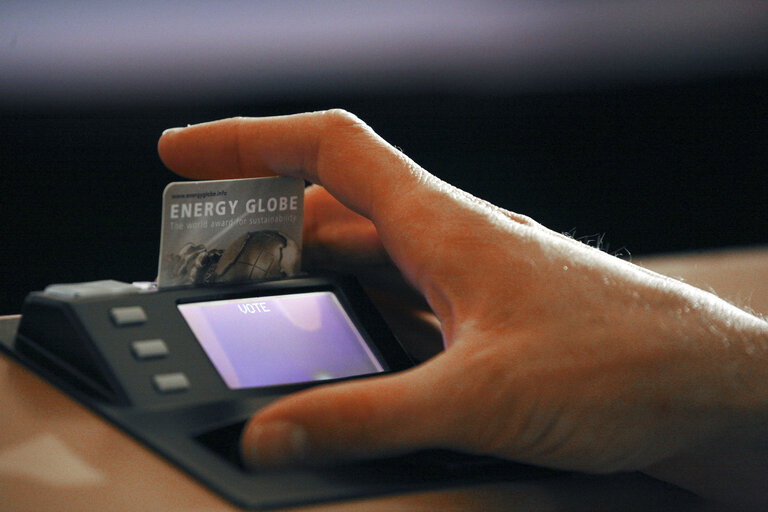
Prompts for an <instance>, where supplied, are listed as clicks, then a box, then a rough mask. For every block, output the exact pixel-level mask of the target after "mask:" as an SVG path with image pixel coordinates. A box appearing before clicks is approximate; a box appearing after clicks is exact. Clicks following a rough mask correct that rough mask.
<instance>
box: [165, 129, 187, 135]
mask: <svg viewBox="0 0 768 512" xmlns="http://www.w3.org/2000/svg"><path fill="white" fill-rule="evenodd" d="M183 129H184V128H168V129H167V130H165V131H164V132H163V135H171V134H173V133H177V132H180V131H181V130H183Z"/></svg>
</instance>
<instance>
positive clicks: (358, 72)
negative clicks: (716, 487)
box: [0, 0, 768, 314]
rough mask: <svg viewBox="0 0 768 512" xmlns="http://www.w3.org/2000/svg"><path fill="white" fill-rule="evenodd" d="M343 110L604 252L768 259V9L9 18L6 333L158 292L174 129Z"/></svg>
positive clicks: (546, 5)
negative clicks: (148, 288)
mask: <svg viewBox="0 0 768 512" xmlns="http://www.w3.org/2000/svg"><path fill="white" fill-rule="evenodd" d="M331 107H342V108H345V109H347V110H350V111H352V112H354V113H356V114H357V115H358V116H360V117H361V118H362V119H363V120H365V121H366V122H367V123H368V124H370V125H371V126H372V127H373V128H374V129H375V130H376V131H377V132H378V133H379V134H381V135H382V136H383V137H384V138H385V139H387V140H389V141H390V142H391V143H393V144H395V145H397V146H399V147H400V148H402V149H403V150H404V151H405V152H406V153H407V154H408V155H409V156H411V157H412V158H413V159H414V160H416V161H417V162H418V163H420V164H421V165H423V166H424V167H426V168H427V169H428V170H430V171H431V172H433V173H434V174H436V175H438V176H440V177H442V178H444V179H446V180H448V181H450V182H452V183H454V184H456V185H457V186H459V187H461V188H463V189H465V190H468V191H470V192H471V193H473V194H475V195H478V196H480V197H483V198H485V199H488V200H490V201H492V202H494V203H496V204H499V205H501V206H503V207H505V208H508V209H511V210H514V211H517V212H521V213H525V214H527V215H530V216H532V217H534V218H535V219H537V220H538V221H540V222H542V223H543V224H545V225H547V226H549V227H551V228H552V229H555V230H557V231H561V232H568V233H571V234H572V235H573V236H575V237H577V238H582V239H584V240H585V241H587V242H588V243H592V244H596V243H598V241H600V242H601V244H602V246H603V247H604V248H605V249H606V250H607V251H609V252H611V253H616V254H619V255H622V256H624V257H628V258H631V257H634V256H638V255H646V254H651V253H665V252H678V251H689V250H702V249H713V248H721V247H731V246H742V245H755V244H766V243H768V206H767V202H766V198H768V185H767V184H766V183H768V180H767V179H766V175H767V173H766V171H768V3H766V2H764V1H752V2H746V1H745V2H740V1H734V2H722V1H709V0H665V1H647V0H627V1H623V0H600V1H598V0H569V1H565V0H562V1H550V2H533V1H517V2H516V1H488V0H479V1H478V0H476V1H473V2H459V1H452V0H451V1H419V0H411V1H401V0H389V1H387V2H380V1H339V2H323V1H299V0H282V1H247V2H246V1H230V2H214V1H186V2H179V1H169V0H166V1H134V2H101V3H97V2H78V1H60V2H47V1H34V0H32V1H29V0H28V1H10V0H6V1H4V2H3V3H2V5H0V176H2V189H0V190H2V195H1V196H0V240H1V241H2V246H1V247H0V314H5V313H15V312H18V311H19V309H20V306H21V302H22V300H23V297H24V295H25V294H26V293H27V292H28V291H30V290H36V289H41V288H43V287H44V286H45V285H46V284H49V283H52V282H74V281H88V280H96V279H106V278H112V279H119V280H124V281H133V280H151V279H153V278H154V276H155V273H156V269H157V254H158V247H159V235H160V213H161V196H162V191H163V188H164V187H165V185H166V184H167V183H168V182H170V181H174V180H176V179H177V178H176V177H175V176H174V175H173V174H172V173H170V172H169V171H167V170H166V169H165V168H164V167H163V165H162V164H161V162H160V161H159V159H158V157H157V154H156V142H157V138H158V136H159V135H160V133H161V132H162V131H163V130H164V129H165V128H168V127H173V126H183V125H186V124H188V123H197V122H202V121H208V120H212V119H217V118H222V117H229V116H234V115H245V116H264V115H272V114H284V113H292V112H301V111H307V110H317V109H326V108H331Z"/></svg>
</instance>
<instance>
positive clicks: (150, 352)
mask: <svg viewBox="0 0 768 512" xmlns="http://www.w3.org/2000/svg"><path fill="white" fill-rule="evenodd" d="M131 352H133V355H134V357H136V359H157V358H159V357H165V356H167V355H168V353H169V351H168V345H166V344H165V341H163V340H161V339H154V340H139V341H134V342H133V343H131Z"/></svg>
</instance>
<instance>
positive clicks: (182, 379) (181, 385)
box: [152, 372, 189, 393]
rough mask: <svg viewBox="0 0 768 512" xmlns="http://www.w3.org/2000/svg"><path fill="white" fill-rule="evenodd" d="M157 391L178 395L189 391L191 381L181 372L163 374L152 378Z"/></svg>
mask: <svg viewBox="0 0 768 512" xmlns="http://www.w3.org/2000/svg"><path fill="white" fill-rule="evenodd" d="M152 381H153V382H154V384H155V389H157V390H158V391H159V392H161V393H176V392H178V391H186V390H187V389H189V379H187V376H186V375H184V374H183V373H181V372H177V373H161V374H159V375H155V376H154V377H152Z"/></svg>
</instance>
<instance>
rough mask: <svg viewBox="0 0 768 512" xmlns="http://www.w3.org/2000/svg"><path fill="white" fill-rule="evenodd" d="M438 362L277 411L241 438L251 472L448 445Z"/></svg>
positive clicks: (280, 404) (314, 392) (310, 395)
mask: <svg viewBox="0 0 768 512" xmlns="http://www.w3.org/2000/svg"><path fill="white" fill-rule="evenodd" d="M437 359H440V356H437V357H436V358H434V359H433V360H431V361H430V362H428V363H426V364H424V365H422V366H420V367H417V368H414V369H412V370H409V371H406V372H402V373H398V374H394V375H387V376H382V377H374V378H369V379H364V380H359V381H353V382H344V383H339V384H331V385H327V386H320V387H316V388H313V389H310V390H307V391H304V392H301V393H297V394H294V395H291V396H289V397H286V398H284V399H282V400H279V401H277V402H275V403H274V404H271V405H270V406H268V407H266V408H265V409H263V410H262V411H261V412H259V413H257V414H256V416H254V417H253V418H252V419H251V420H250V421H249V422H248V424H247V426H246V427H245V430H244V431H243V434H242V438H241V450H242V456H243V461H244V463H245V465H246V466H247V467H250V468H252V469H277V468H281V467H287V466H302V465H322V464H329V463H333V462H338V461H343V460H356V459H365V458H371V457H376V456H380V455H384V454H387V455H394V454H398V453H405V452H408V451H413V450H415V449H418V448H428V447H436V446H442V445H444V443H446V441H448V440H447V439H445V435H446V429H445V427H444V425H443V423H444V420H445V415H446V412H445V411H446V409H447V408H446V407H442V405H443V404H441V403H440V402H441V401H442V400H441V399H440V393H439V390H440V387H439V386H438V384H437V382H438V381H439V379H438V378H436V376H437V375H438V374H439V373H440V372H439V371H436V370H438V368H436V367H437V366H440V365H437V364H434V363H436V362H437V361H436V360H437ZM441 436H442V437H441Z"/></svg>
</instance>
